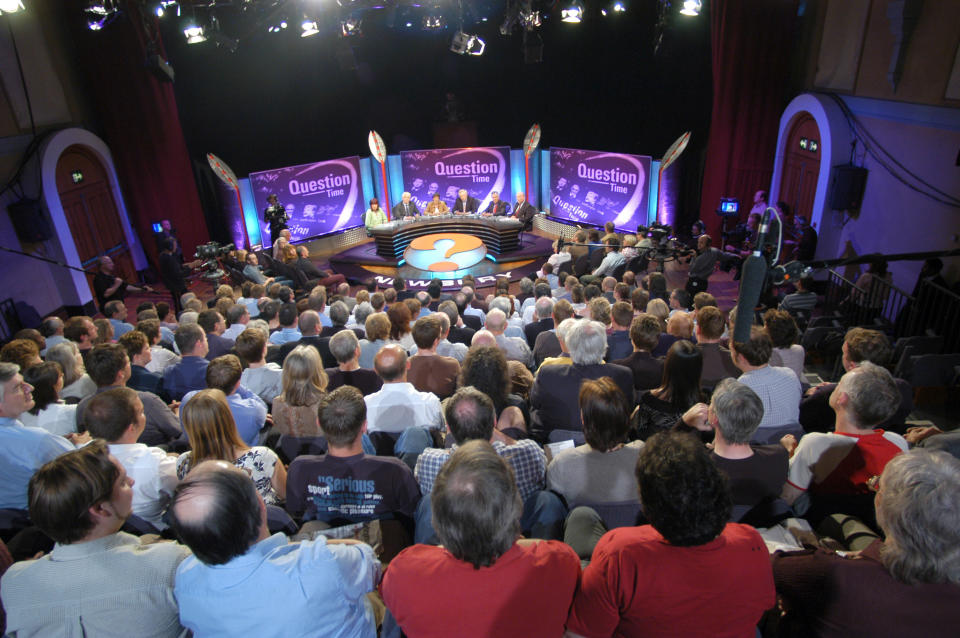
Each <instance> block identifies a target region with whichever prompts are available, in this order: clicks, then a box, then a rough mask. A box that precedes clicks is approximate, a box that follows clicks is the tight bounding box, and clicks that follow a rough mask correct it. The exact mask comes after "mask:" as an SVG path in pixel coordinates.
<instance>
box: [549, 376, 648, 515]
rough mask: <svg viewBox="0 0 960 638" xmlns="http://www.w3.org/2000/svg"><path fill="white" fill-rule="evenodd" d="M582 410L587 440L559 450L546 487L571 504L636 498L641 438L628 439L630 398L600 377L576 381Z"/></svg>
mask: <svg viewBox="0 0 960 638" xmlns="http://www.w3.org/2000/svg"><path fill="white" fill-rule="evenodd" d="M579 403H580V414H581V415H582V416H583V436H584V438H585V439H586V441H587V442H586V443H584V444H583V445H579V446H577V447H575V448H573V449H568V450H563V451H562V452H560V453H559V454H558V455H557V456H555V457H554V458H553V460H551V461H550V465H549V466H547V487H549V488H550V489H551V490H553V491H554V492H556V493H558V494H560V495H561V496H562V497H563V498H564V499H565V500H566V502H567V506H568V507H570V508H573V507H576V506H577V505H590V504H594V503H623V502H626V501H636V500H637V481H636V478H635V477H634V468H636V467H637V455H638V454H640V448H642V447H643V441H633V442H629V443H628V440H629V437H628V432H629V429H630V407H631V405H632V401H630V400H629V399H628V398H627V397H626V396H625V395H624V394H623V391H622V390H620V388H618V387H617V384H616V383H614V382H613V381H612V380H611V379H610V378H608V377H603V378H600V379H597V380H596V381H591V380H588V381H584V382H583V385H581V386H580V397H579Z"/></svg>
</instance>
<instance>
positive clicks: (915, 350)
mask: <svg viewBox="0 0 960 638" xmlns="http://www.w3.org/2000/svg"><path fill="white" fill-rule="evenodd" d="M942 350H943V337H940V336H917V337H900V338H899V339H897V342H896V343H895V344H894V346H893V357H892V359H891V360H892V361H894V362H895V367H894V370H893V375H894V376H895V377H899V378H901V379H907V378H909V376H910V365H911V361H910V357H919V356H920V355H922V354H940V352H941V351H942Z"/></svg>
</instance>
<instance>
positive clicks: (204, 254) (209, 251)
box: [193, 241, 236, 281]
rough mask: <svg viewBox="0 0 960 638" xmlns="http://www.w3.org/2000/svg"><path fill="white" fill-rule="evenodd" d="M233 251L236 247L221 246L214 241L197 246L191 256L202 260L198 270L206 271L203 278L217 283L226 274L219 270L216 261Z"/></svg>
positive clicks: (229, 245)
mask: <svg viewBox="0 0 960 638" xmlns="http://www.w3.org/2000/svg"><path fill="white" fill-rule="evenodd" d="M234 250H236V246H234V245H233V244H223V245H221V244H219V243H217V242H215V241H211V242H207V243H206V244H200V245H199V246H197V250H196V252H195V253H194V254H193V256H194V257H195V258H197V259H202V260H203V263H202V264H201V265H200V268H202V269H203V270H205V271H206V272H204V273H203V278H204V279H209V280H211V281H218V280H219V279H220V278H221V277H223V276H224V275H225V274H226V273H224V272H223V270H221V268H220V263H219V262H218V261H217V260H218V259H220V258H221V257H224V256H226V255H227V254H229V253H230V252H232V251H234Z"/></svg>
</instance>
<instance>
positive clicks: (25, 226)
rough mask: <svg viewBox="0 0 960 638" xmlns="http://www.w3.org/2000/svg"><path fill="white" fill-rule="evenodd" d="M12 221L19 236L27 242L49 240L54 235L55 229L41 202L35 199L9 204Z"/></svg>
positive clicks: (8, 209)
mask: <svg viewBox="0 0 960 638" xmlns="http://www.w3.org/2000/svg"><path fill="white" fill-rule="evenodd" d="M7 212H8V213H10V221H11V222H13V230H14V231H16V233H17V238H18V239H19V240H20V241H22V242H23V243H25V244H35V243H37V242H41V241H47V240H48V239H50V238H51V237H53V229H52V228H50V224H49V223H47V218H46V217H44V216H43V209H41V208H40V202H39V201H37V200H35V199H21V200H20V201H19V202H14V203H12V204H10V205H8V206H7Z"/></svg>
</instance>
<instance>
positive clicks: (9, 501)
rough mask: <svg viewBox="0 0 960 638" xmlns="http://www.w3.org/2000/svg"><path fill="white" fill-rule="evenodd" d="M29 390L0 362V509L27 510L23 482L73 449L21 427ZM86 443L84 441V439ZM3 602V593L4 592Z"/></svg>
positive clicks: (58, 438) (60, 439)
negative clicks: (1, 469) (1, 471)
mask: <svg viewBox="0 0 960 638" xmlns="http://www.w3.org/2000/svg"><path fill="white" fill-rule="evenodd" d="M32 390H33V388H32V387H31V386H30V384H29V383H27V382H25V381H24V380H23V377H22V376H20V368H19V367H18V366H17V365H16V364H14V363H8V362H0V467H3V468H4V470H3V480H2V481H0V509H18V510H25V509H27V482H28V481H29V480H30V477H31V476H33V473H34V472H35V471H36V470H37V469H38V468H39V467H40V466H41V465H43V464H44V463H47V462H48V461H51V460H53V459H55V458H56V457H58V456H60V455H61V454H63V453H64V452H69V451H70V450H72V449H74V446H73V443H71V440H72V441H76V442H78V443H79V442H83V441H84V440H85V439H83V438H82V437H77V436H76V435H73V436H72V437H71V440H68V439H67V438H64V437H62V436H57V435H54V434H51V433H50V432H47V431H46V430H43V429H41V428H37V427H29V426H25V425H23V424H22V423H21V422H20V421H19V418H20V416H21V415H22V414H23V413H24V412H26V411H27V410H30V409H31V408H32V407H33V403H34V402H33V396H32V394H31V392H32ZM86 440H88V438H87V439H86ZM4 602H6V593H4Z"/></svg>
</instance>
